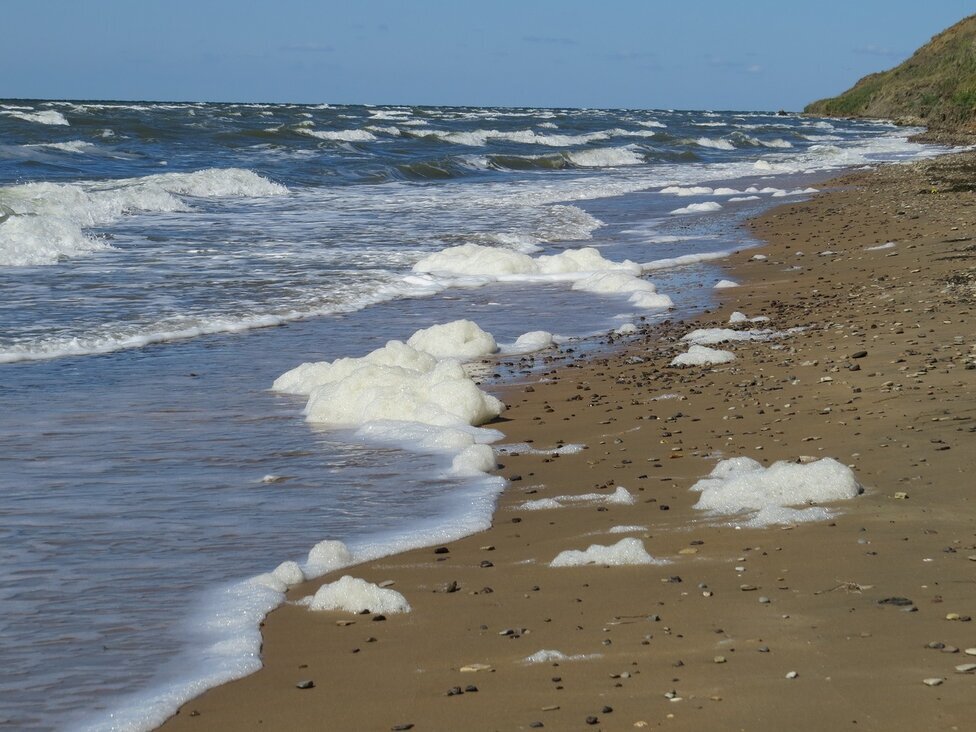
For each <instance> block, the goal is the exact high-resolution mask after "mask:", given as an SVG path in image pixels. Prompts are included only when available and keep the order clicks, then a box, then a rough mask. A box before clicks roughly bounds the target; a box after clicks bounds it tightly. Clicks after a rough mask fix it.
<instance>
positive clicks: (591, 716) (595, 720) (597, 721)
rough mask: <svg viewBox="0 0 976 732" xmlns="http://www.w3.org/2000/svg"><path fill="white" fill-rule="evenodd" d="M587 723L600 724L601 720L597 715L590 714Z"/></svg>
mask: <svg viewBox="0 0 976 732" xmlns="http://www.w3.org/2000/svg"><path fill="white" fill-rule="evenodd" d="M586 723H587V724H590V725H593V724H599V723H600V720H599V718H597V717H594V716H593V715H592V714H591V715H590V716H589V717H587V718H586Z"/></svg>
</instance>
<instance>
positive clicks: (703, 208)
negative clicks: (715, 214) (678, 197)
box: [671, 201, 722, 214]
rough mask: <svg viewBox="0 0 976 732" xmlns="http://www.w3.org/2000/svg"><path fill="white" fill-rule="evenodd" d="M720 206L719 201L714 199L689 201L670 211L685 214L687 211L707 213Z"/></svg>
mask: <svg viewBox="0 0 976 732" xmlns="http://www.w3.org/2000/svg"><path fill="white" fill-rule="evenodd" d="M721 208H722V204H721V203H717V202H715V201H705V202H704V203H690V204H688V205H687V206H682V207H681V208H676V209H674V211H672V212H671V213H673V214H687V213H709V212H711V211H718V210H720V209H721Z"/></svg>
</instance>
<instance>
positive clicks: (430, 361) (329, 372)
mask: <svg viewBox="0 0 976 732" xmlns="http://www.w3.org/2000/svg"><path fill="white" fill-rule="evenodd" d="M436 363H437V359H436V358H434V357H433V356H431V355H430V354H429V353H424V352H423V351H420V350H418V349H416V348H413V347H411V346H408V345H407V344H406V343H403V342H402V341H389V342H388V343H387V344H386V345H385V346H383V347H382V348H377V349H376V350H375V351H372V352H370V353H368V354H367V355H365V356H359V357H357V358H337V359H336V360H335V361H318V362H306V363H303V364H302V365H300V366H296V367H295V368H293V369H291V370H290V371H286V372H285V373H284V374H282V375H281V376H279V377H278V378H277V379H275V381H274V384H272V385H271V389H272V390H273V391H278V392H282V393H284V394H302V395H304V396H308V395H309V394H311V393H312V392H313V391H314V390H315V389H316V388H318V387H320V386H323V385H325V384H330V383H334V382H337V381H341V380H342V379H344V378H346V377H347V376H349V375H350V374H352V373H355V372H356V371H357V370H359V369H361V368H363V367H364V366H367V365H376V366H395V367H397V368H402V369H409V370H411V371H418V372H424V371H430V370H431V369H432V368H434V365H435V364H436Z"/></svg>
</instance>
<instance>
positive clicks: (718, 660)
mask: <svg viewBox="0 0 976 732" xmlns="http://www.w3.org/2000/svg"><path fill="white" fill-rule="evenodd" d="M712 660H713V661H714V662H715V663H725V656H715V658H714V659H712Z"/></svg>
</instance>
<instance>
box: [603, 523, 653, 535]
mask: <svg viewBox="0 0 976 732" xmlns="http://www.w3.org/2000/svg"><path fill="white" fill-rule="evenodd" d="M638 531H647V527H646V526H642V525H640V524H627V525H622V526H611V527H610V528H609V529H608V530H607V533H608V534H633V533H635V532H638Z"/></svg>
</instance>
